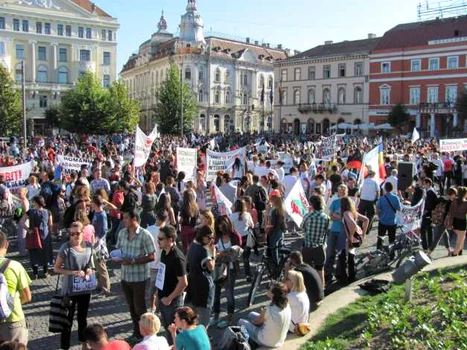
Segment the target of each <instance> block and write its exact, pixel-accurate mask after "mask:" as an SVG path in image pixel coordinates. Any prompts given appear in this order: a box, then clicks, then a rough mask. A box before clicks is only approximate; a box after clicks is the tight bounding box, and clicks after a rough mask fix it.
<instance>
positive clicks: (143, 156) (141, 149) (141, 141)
mask: <svg viewBox="0 0 467 350" xmlns="http://www.w3.org/2000/svg"><path fill="white" fill-rule="evenodd" d="M156 137H157V128H156V127H154V130H153V131H152V132H151V134H149V136H146V134H145V133H144V132H143V130H141V129H140V128H139V126H136V137H135V158H134V160H135V162H134V164H133V165H134V166H135V167H140V166H143V165H144V163H146V161H147V160H148V158H149V153H151V147H152V143H153V142H154V140H155V139H156Z"/></svg>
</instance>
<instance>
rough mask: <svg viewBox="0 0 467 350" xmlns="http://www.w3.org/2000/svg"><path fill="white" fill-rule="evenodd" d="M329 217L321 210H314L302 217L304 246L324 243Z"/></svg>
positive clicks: (310, 246)
mask: <svg viewBox="0 0 467 350" xmlns="http://www.w3.org/2000/svg"><path fill="white" fill-rule="evenodd" d="M330 221H331V219H330V218H329V216H328V215H327V214H325V213H324V212H323V211H322V210H319V211H318V210H314V211H312V212H311V213H308V214H306V215H305V217H304V218H303V222H302V230H303V231H304V232H305V248H317V247H321V246H323V245H324V242H325V240H326V234H327V233H328V229H329V223H330Z"/></svg>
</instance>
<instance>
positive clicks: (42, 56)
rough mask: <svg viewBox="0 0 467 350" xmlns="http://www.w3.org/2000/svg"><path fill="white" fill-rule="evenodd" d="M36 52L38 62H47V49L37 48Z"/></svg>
mask: <svg viewBox="0 0 467 350" xmlns="http://www.w3.org/2000/svg"><path fill="white" fill-rule="evenodd" d="M37 51H38V59H39V61H47V48H46V47H45V46H39V47H38V48H37Z"/></svg>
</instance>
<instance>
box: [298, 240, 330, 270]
mask: <svg viewBox="0 0 467 350" xmlns="http://www.w3.org/2000/svg"><path fill="white" fill-rule="evenodd" d="M302 254H303V261H304V262H305V263H307V264H308V265H310V266H312V267H314V268H315V269H316V270H318V271H321V270H322V269H323V267H324V263H325V261H326V251H325V247H324V246H319V247H315V248H305V247H304V248H303V249H302Z"/></svg>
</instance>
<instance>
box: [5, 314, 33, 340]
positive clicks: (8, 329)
mask: <svg viewBox="0 0 467 350" xmlns="http://www.w3.org/2000/svg"><path fill="white" fill-rule="evenodd" d="M28 335H29V334H28V327H27V325H26V320H25V319H24V320H21V321H18V322H3V323H0V339H1V340H4V341H14V340H17V341H18V342H19V343H21V344H24V345H26V346H27V345H28Z"/></svg>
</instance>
